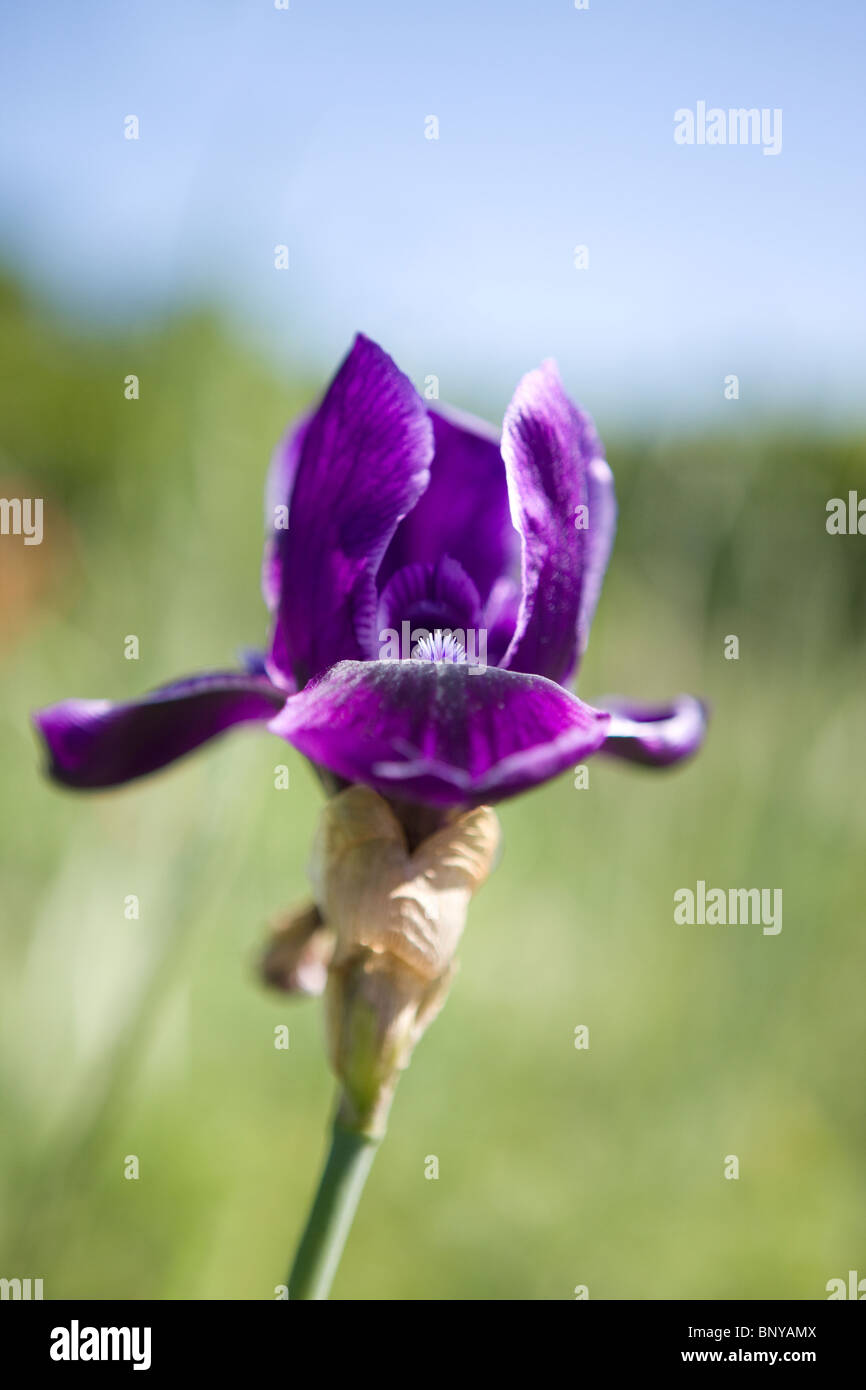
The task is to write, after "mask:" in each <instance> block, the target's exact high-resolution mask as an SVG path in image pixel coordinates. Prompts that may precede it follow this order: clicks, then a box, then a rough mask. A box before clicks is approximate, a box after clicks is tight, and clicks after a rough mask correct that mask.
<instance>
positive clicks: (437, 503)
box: [379, 407, 519, 603]
mask: <svg viewBox="0 0 866 1390" xmlns="http://www.w3.org/2000/svg"><path fill="white" fill-rule="evenodd" d="M430 418H431V419H432V421H433V435H434V440H435V445H436V448H435V453H434V455H433V463H432V465H431V468H430V483H429V486H428V487H427V490H426V492H425V493H424V495H423V497H422V498H421V499H420V501H419V502H418V503H417V505H416V506H415V507H414V508H413V509H412V511H411V512H410V513H409V515H408V516H407V517H406V518H405V520H404V521H401V523H400V525H399V526H398V528H397V531H396V533H395V535H394V539H393V540H392V542H391V544H390V545H389V547H388V549H387V551H386V553H385V558H384V560H383V561H382V568H381V570H380V572H379V585H380V587H381V586H382V585H384V584H386V583H387V581H388V580H389V579H390V578H391V576H392V575H393V574H394V573H395V572H396V571H397V570H399V569H402V568H403V567H404V566H405V565H408V564H412V563H415V562H421V563H424V564H434V563H435V561H436V560H438V559H439V556H440V555H443V554H445V555H451V556H453V558H454V559H455V560H459V562H460V564H461V565H462V566H463V568H464V570H465V571H466V573H467V574H468V575H469V577H470V579H471V580H472V582H473V583H474V585H475V587H476V589H477V590H478V593H479V595H480V597H481V601H482V603H483V602H484V601H485V600H486V599H487V596H488V594H489V593H490V590H491V589H492V587H493V584H494V583H495V581H496V580H497V579H498V578H499V576H500V575H502V574H505V573H507V572H508V571H509V570H510V569H511V568H512V566H513V564H514V562H515V561H516V558H517V554H518V548H519V539H518V537H517V534H516V533H515V530H514V527H513V526H512V524H511V518H510V515H509V510H508V488H507V485H506V481H505V466H504V464H503V462H502V455H501V453H500V449H499V432H498V430H495V429H494V428H493V427H492V425H488V424H485V422H484V421H483V420H476V419H475V418H474V416H471V415H465V414H463V413H462V412H459V411H454V410H445V408H443V407H437V409H436V410H431V411H430Z"/></svg>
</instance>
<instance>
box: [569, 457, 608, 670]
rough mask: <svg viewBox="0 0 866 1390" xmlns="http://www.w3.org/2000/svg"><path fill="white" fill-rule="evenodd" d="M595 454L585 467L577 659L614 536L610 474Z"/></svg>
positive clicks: (593, 613)
mask: <svg viewBox="0 0 866 1390" xmlns="http://www.w3.org/2000/svg"><path fill="white" fill-rule="evenodd" d="M600 450H601V445H600V444H599V453H598V454H596V455H595V456H594V457H593V458H591V459H590V461H589V463H588V464H587V466H586V496H587V513H588V518H587V519H588V527H587V530H586V535H585V543H584V548H583V556H582V564H583V571H582V574H581V583H580V601H579V603H578V607H577V658H578V661H579V660H580V658H581V656H582V655H583V653H584V652H585V651H586V647H587V643H588V642H589V630H590V628H591V627H592V620H593V618H594V617H595V609H596V605H597V603H598V600H599V596H600V594H601V586H602V583H603V582H604V576H605V571H606V570H607V562H608V560H609V559H610V552H611V550H612V549H613V538H614V536H615V535H616V493H615V491H614V486H613V473H612V472H611V469H610V465H609V463H608V462H607V461H606V459H604V458H602V457H601V452H600Z"/></svg>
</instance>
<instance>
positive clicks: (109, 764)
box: [33, 671, 286, 790]
mask: <svg viewBox="0 0 866 1390" xmlns="http://www.w3.org/2000/svg"><path fill="white" fill-rule="evenodd" d="M285 698H286V697H285V693H284V692H283V691H280V690H277V689H276V688H275V687H274V686H273V685H272V684H271V682H270V681H269V680H267V679H265V678H263V677H256V676H248V675H244V674H243V673H240V672H234V671H230V672H226V671H216V672H213V673H208V674H205V675H200V676H192V677H190V678H189V679H187V680H182V681H176V682H174V683H173V684H172V685H165V686H161V687H160V689H158V690H154V691H151V693H150V694H149V695H145V696H143V697H142V699H140V700H133V701H131V702H129V703H128V704H112V703H111V701H109V700H62V701H61V702H60V703H59V704H57V705H49V706H48V707H47V708H46V709H42V710H38V711H37V713H36V714H34V716H33V722H34V724H35V726H36V728H37V730H38V732H39V733H40V734H41V736H42V738H43V739H44V741H45V745H46V748H47V751H48V755H49V765H48V772H49V774H50V775H51V777H53V778H54V780H55V781H57V782H62V783H63V784H64V785H66V786H68V787H76V788H78V789H81V790H84V789H89V788H99V787H113V786H117V785H119V784H120V783H122V782H131V781H132V780H133V779H134V778H136V777H143V776H145V775H146V774H147V773H149V772H155V771H156V770H157V769H158V768H161V767H165V765H166V764H167V763H170V762H174V760H175V759H176V758H182V757H183V756H184V754H186V753H191V752H192V750H193V749H194V748H198V747H199V746H200V745H201V744H202V743H206V742H207V741H208V739H212V738H215V737H216V736H217V734H221V733H224V732H225V730H227V729H229V728H231V727H233V726H234V725H235V724H243V723H246V722H248V721H250V720H266V719H271V718H272V717H273V715H274V712H275V710H277V709H279V707H280V706H281V705H282V704H283V703H284V701H285Z"/></svg>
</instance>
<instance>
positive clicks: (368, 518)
mask: <svg viewBox="0 0 866 1390" xmlns="http://www.w3.org/2000/svg"><path fill="white" fill-rule="evenodd" d="M432 455H433V431H432V426H431V424H430V420H429V417H428V415H427V412H426V410H425V409H424V405H423V402H422V401H421V398H420V396H419V395H418V393H417V392H416V391H415V389H414V387H413V386H412V383H411V382H410V381H409V379H408V377H406V376H404V375H403V373H402V372H401V371H399V370H398V369H397V367H396V366H395V365H394V363H393V362H392V361H391V358H390V357H388V355H387V353H385V352H383V351H382V349H381V348H380V347H378V346H377V345H376V344H375V343H373V342H371V341H370V339H369V338H364V337H363V336H361V335H360V334H359V335H358V337H357V338H356V339H355V343H354V345H353V347H352V349H351V351H350V352H349V354H348V356H347V357H346V359H345V361H344V362H343V364H342V366H341V367H340V369H339V371H338V372H337V375H336V376H335V378H334V380H333V382H332V383H331V385H330V387H329V388H328V391H327V393H326V395H325V398H324V400H323V402H322V404H321V405H320V407H319V409H318V410H317V411H316V413H315V414H314V415H313V417H312V419H311V420H310V421H309V424H308V426H307V428H306V430H305V431H304V434H303V438H302V440H301V442H300V459H299V461H298V464H297V472H296V475H295V480H294V488H293V491H292V499H291V504H292V505H291V518H290V523H289V530H288V531H287V532H285V533H284V536H283V537H282V538H281V539H280V541H279V545H280V549H281V552H282V560H281V564H280V566H279V583H280V593H279V596H278V605H277V614H276V623H275V629H274V635H273V641H272V646H271V654H270V663H269V668H270V669H272V671H273V673H274V675H275V676H276V675H277V674H279V673H285V672H287V671H291V672H292V673H293V675H294V678H295V680H296V682H297V684H298V685H299V686H303V685H304V684H305V683H306V681H308V680H309V679H310V677H311V676H314V675H315V674H316V673H317V672H319V671H322V670H324V669H325V668H326V667H328V666H330V665H332V664H333V662H335V661H338V660H339V659H341V658H343V657H358V658H360V657H364V656H370V655H372V654H373V652H374V651H375V622H376V586H375V574H376V571H377V570H378V568H379V565H380V563H381V560H382V556H383V554H384V553H385V548H386V547H387V545H388V542H389V541H390V540H391V537H392V536H393V534H394V532H395V530H396V528H397V526H398V524H399V522H400V521H401V520H402V518H403V517H404V516H405V515H406V513H407V512H408V511H410V510H411V508H412V507H413V506H414V505H415V503H416V502H417V500H418V498H419V497H420V496H421V493H422V492H423V491H424V488H425V487H426V486H427V481H428V478H429V465H430V460H431V458H432Z"/></svg>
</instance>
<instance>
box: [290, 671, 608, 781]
mask: <svg viewBox="0 0 866 1390" xmlns="http://www.w3.org/2000/svg"><path fill="white" fill-rule="evenodd" d="M608 722H609V721H608V716H607V714H605V713H603V712H602V711H600V710H596V709H592V708H591V707H590V706H589V705H586V704H583V703H582V702H581V701H580V700H578V699H577V698H576V697H575V696H573V695H570V694H569V693H568V692H567V691H565V690H563V689H562V688H561V687H560V686H558V685H555V684H553V682H551V681H547V680H545V679H543V677H541V676H532V675H521V674H518V673H517V672H514V671H502V670H499V669H498V668H496V667H488V668H487V669H485V670H479V669H478V668H474V669H473V668H472V667H470V666H467V665H466V664H452V663H450V662H436V661H421V660H414V661H374V662H357V661H342V662H340V663H339V665H337V666H335V667H333V668H332V670H330V671H326V672H325V673H324V674H323V675H322V676H320V677H319V678H318V680H316V681H314V682H312V683H311V684H310V685H308V686H307V688H306V689H305V690H303V691H301V692H300V693H299V694H298V695H293V696H292V697H291V698H290V699H289V700H288V702H287V703H286V705H285V707H284V709H282V710H281V711H280V713H279V714H278V715H277V716H276V717H275V718H274V719H273V720H272V721H271V724H270V728H271V729H272V730H273V731H274V733H277V734H280V735H281V736H282V737H283V738H285V739H287V740H288V741H289V743H291V744H293V745H294V747H295V748H297V749H299V750H300V751H301V752H302V753H304V754H306V756H307V757H308V758H310V759H311V760H312V761H313V762H314V763H318V764H321V765H322V766H324V767H326V768H328V769H329V770H330V771H331V772H333V773H335V774H336V775H337V776H339V777H342V778H345V779H346V780H347V781H350V782H363V783H365V784H366V785H367V786H371V787H374V788H375V789H376V790H377V791H379V792H381V793H383V794H384V795H386V796H391V797H396V798H399V799H401V800H405V801H415V802H427V803H429V804H433V805H466V806H471V805H481V804H483V803H484V802H491V801H501V800H502V799H503V798H504V797H508V796H513V795H514V794H515V793H516V792H520V791H525V790H527V788H529V787H534V786H536V785H537V784H538V783H540V782H544V781H546V780H547V779H548V778H550V777H554V776H556V774H557V773H559V772H562V771H563V769H564V768H566V767H568V766H569V765H570V764H571V763H572V762H573V761H575V760H579V759H581V758H583V757H585V756H587V755H588V754H589V753H592V752H594V751H595V750H596V749H597V748H598V747H599V746H600V745H601V743H602V742H603V741H604V737H605V734H606V732H607V726H608Z"/></svg>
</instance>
